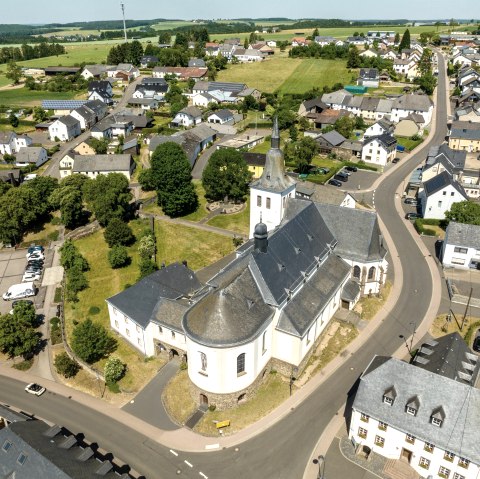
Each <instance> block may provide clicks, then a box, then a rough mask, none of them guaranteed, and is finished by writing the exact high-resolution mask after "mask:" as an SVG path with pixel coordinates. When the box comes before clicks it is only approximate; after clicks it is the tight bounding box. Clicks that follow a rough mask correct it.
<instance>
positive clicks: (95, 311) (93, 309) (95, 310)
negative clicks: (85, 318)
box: [88, 306, 100, 315]
mask: <svg viewBox="0 0 480 479" xmlns="http://www.w3.org/2000/svg"><path fill="white" fill-rule="evenodd" d="M99 312H100V308H99V307H98V306H90V309H89V310H88V314H92V315H94V314H98V313H99Z"/></svg>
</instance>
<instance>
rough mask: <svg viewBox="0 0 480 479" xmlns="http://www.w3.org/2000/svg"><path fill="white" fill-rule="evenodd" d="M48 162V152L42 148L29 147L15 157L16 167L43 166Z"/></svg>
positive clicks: (22, 149) (19, 151)
mask: <svg viewBox="0 0 480 479" xmlns="http://www.w3.org/2000/svg"><path fill="white" fill-rule="evenodd" d="M47 160H48V154H47V150H46V149H45V148H43V147H41V146H28V147H23V148H20V150H18V152H17V154H16V156H15V166H17V167H19V168H22V167H24V166H36V167H37V168H38V167H39V166H42V165H43V164H44V163H45V162H46V161H47Z"/></svg>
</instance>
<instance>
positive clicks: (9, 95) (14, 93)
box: [0, 88, 77, 107]
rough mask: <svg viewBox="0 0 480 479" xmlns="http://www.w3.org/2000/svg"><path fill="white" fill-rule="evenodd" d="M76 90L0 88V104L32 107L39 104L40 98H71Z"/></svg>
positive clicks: (75, 93) (74, 95) (74, 96)
mask: <svg viewBox="0 0 480 479" xmlns="http://www.w3.org/2000/svg"><path fill="white" fill-rule="evenodd" d="M76 95H77V92H73V91H72V92H50V91H35V90H28V89H27V88H15V89H12V90H0V105H8V106H14V107H20V106H23V107H32V106H38V105H40V104H41V102H42V100H45V99H46V98H48V99H49V100H72V99H74V98H76Z"/></svg>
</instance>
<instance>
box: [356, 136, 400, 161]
mask: <svg viewBox="0 0 480 479" xmlns="http://www.w3.org/2000/svg"><path fill="white" fill-rule="evenodd" d="M396 149H397V140H396V139H395V137H393V136H392V135H390V134H383V135H380V136H374V137H371V138H367V139H366V140H365V142H364V143H363V148H362V160H363V161H366V162H368V163H375V164H376V165H380V166H385V165H387V164H388V163H390V162H391V161H392V160H393V159H394V158H395V152H396Z"/></svg>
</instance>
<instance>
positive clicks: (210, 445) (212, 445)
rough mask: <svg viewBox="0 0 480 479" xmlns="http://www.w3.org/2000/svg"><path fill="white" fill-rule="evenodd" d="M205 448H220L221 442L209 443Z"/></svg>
mask: <svg viewBox="0 0 480 479" xmlns="http://www.w3.org/2000/svg"><path fill="white" fill-rule="evenodd" d="M205 449H220V444H207V445H206V446H205Z"/></svg>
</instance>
